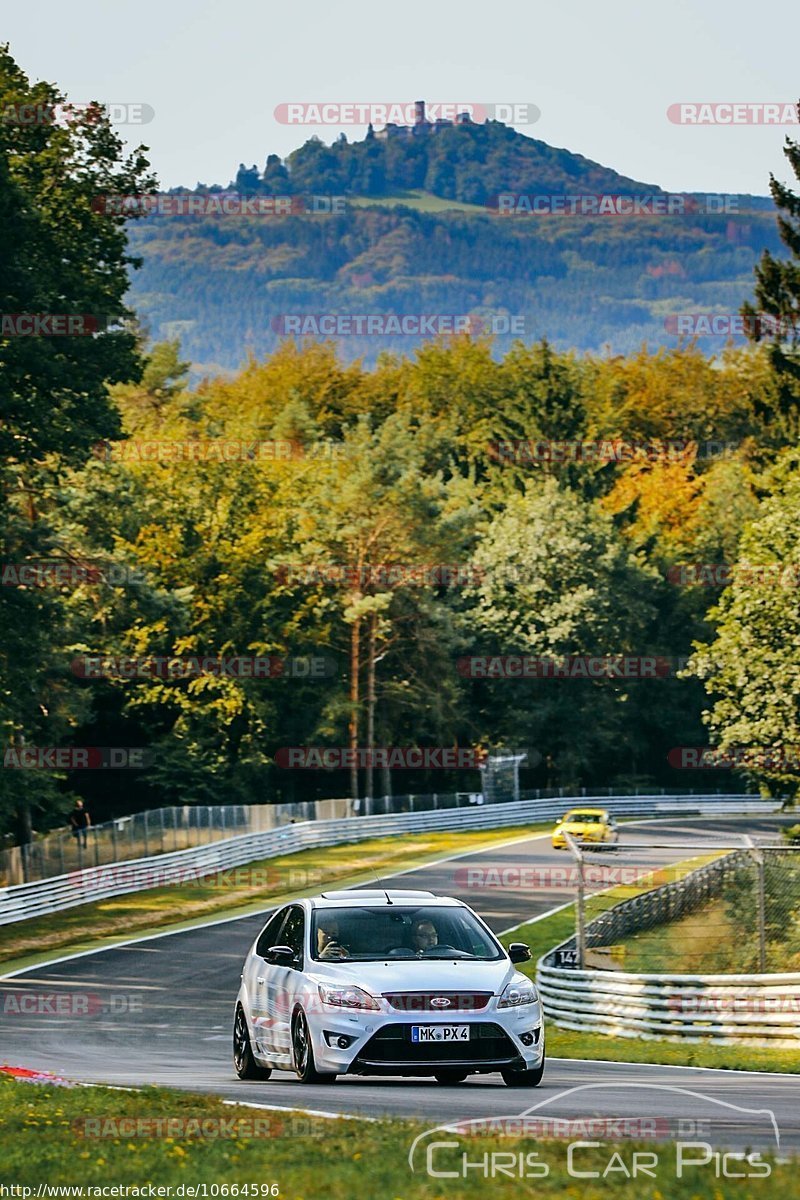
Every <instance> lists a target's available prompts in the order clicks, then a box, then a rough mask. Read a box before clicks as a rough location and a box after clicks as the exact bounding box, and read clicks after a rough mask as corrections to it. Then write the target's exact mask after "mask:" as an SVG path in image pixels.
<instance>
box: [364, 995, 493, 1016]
mask: <svg viewBox="0 0 800 1200" xmlns="http://www.w3.org/2000/svg"><path fill="white" fill-rule="evenodd" d="M383 998H384V1000H386V1001H388V1003H389V1004H391V1006H392V1008H396V1009H398V1010H399V1011H400V1012H408V1013H415V1012H440V1013H451V1012H480V1011H481V1009H483V1008H486V1005H487V1004H488V1003H489V1001H490V1000H491V998H492V993H491V992H385V993H384V997H383ZM444 1000H446V1001H447V1003H446V1004H443V1003H442V1001H444ZM435 1002H438V1003H435Z"/></svg>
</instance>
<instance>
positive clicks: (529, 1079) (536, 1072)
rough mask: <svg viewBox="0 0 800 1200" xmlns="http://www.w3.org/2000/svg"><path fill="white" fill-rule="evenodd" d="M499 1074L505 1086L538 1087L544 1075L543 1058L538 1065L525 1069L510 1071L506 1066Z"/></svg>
mask: <svg viewBox="0 0 800 1200" xmlns="http://www.w3.org/2000/svg"><path fill="white" fill-rule="evenodd" d="M501 1074H502V1076H503V1082H504V1083H505V1084H506V1086H507V1087H525V1088H529V1087H538V1086H539V1084H540V1083H541V1082H542V1076H543V1075H544V1059H542V1064H541V1066H539V1067H531V1068H530V1069H529V1070H525V1071H512V1070H510V1069H509V1068H507V1069H506V1070H505V1071H502V1072H501Z"/></svg>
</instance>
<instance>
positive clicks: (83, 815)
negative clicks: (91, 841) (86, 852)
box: [68, 800, 92, 846]
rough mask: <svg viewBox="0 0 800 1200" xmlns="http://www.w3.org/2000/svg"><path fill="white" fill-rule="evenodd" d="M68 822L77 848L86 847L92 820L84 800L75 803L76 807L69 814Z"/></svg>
mask: <svg viewBox="0 0 800 1200" xmlns="http://www.w3.org/2000/svg"><path fill="white" fill-rule="evenodd" d="M68 821H69V827H70V829H71V830H72V836H73V837H74V838H75V844H76V845H77V846H85V845H86V839H87V838H88V836H89V834H88V829H89V826H90V825H91V823H92V818H91V817H90V816H89V810H88V809H87V808H85V806H84V803H83V801H82V800H76V801H75V807H74V808H73V810H72V812H71V813H70V814H69V817H68Z"/></svg>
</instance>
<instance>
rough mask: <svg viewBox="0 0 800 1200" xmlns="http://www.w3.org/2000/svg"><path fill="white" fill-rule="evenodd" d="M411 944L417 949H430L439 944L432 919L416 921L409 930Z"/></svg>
mask: <svg viewBox="0 0 800 1200" xmlns="http://www.w3.org/2000/svg"><path fill="white" fill-rule="evenodd" d="M411 944H412V946H413V947H414V949H415V950H417V951H423V950H432V949H433V947H434V946H438V944H439V934H438V932H437V929H436V926H435V925H434V923H433V921H429V920H427V919H425V920H421V921H417V922H415V924H414V927H413V929H412V930H411Z"/></svg>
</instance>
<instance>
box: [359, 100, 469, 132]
mask: <svg viewBox="0 0 800 1200" xmlns="http://www.w3.org/2000/svg"><path fill="white" fill-rule="evenodd" d="M471 124H472V118H471V117H470V115H469V113H468V112H460V113H456V118H455V120H454V121H448V120H445V119H444V118H443V117H438V118H437V119H436V120H435V121H429V120H428V118H427V117H426V116H425V101H424V100H415V101H414V124H413V125H396V124H395V123H394V122H390V123H389V124H388V125H386V126H385V127H384V128H383V129H379V130H378V131H377V133H375V134H374V136H375V137H376V138H379V139H380V140H381V141H387V140H388V139H389V138H412V137H422V136H424V135H426V134H429V133H438V132H439V130H440V129H450V128H451V127H452V126H453V125H471Z"/></svg>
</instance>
